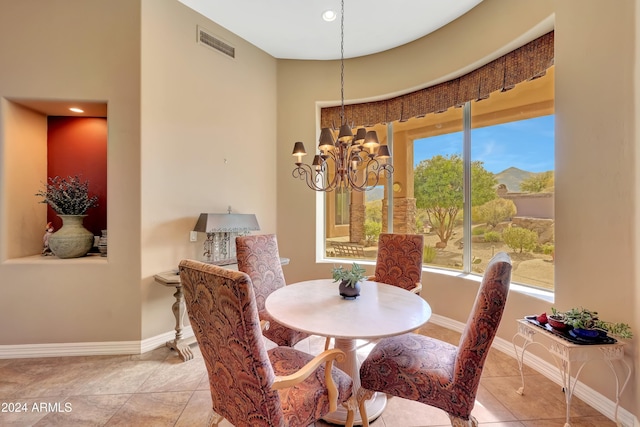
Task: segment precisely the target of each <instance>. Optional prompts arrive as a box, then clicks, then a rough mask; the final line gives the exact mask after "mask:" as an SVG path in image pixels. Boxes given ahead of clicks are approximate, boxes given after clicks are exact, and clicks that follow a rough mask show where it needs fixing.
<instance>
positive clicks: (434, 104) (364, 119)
mask: <svg viewBox="0 0 640 427" xmlns="http://www.w3.org/2000/svg"><path fill="white" fill-rule="evenodd" d="M553 40H554V32H553V31H551V32H549V33H547V34H545V35H543V36H541V37H538V38H537V39H535V40H533V41H531V42H529V43H527V44H526V45H524V46H521V47H519V48H517V49H515V50H513V51H511V52H509V53H507V54H506V55H503V56H501V57H500V58H497V59H495V60H493V61H491V62H489V63H488V64H486V65H484V66H482V67H480V68H478V69H476V70H474V71H471V72H469V73H467V74H465V75H463V76H460V77H457V78H455V79H453V80H449V81H447V82H443V83H439V84H437V85H434V86H431V87H427V88H424V89H420V90H417V91H415V92H411V93H407V94H405V95H400V96H396V97H394V98H390V99H386V100H382V101H374V102H364V103H359V104H351V105H345V116H346V118H347V122H348V123H349V124H350V125H352V126H354V127H355V126H373V125H375V124H378V123H388V122H392V121H395V120H400V121H406V120H407V119H409V118H411V117H423V116H425V115H427V114H429V113H439V112H443V111H446V110H447V109H449V108H451V107H460V106H462V105H463V104H464V103H465V102H468V101H472V100H480V99H485V98H488V97H489V94H490V93H491V92H494V91H496V90H502V91H506V90H509V89H512V88H513V87H514V86H515V85H516V84H518V83H521V82H523V81H526V80H532V79H535V78H538V77H541V76H543V75H544V74H545V73H546V70H547V68H549V67H550V66H552V65H553V58H554V44H553ZM320 123H321V127H323V128H324V127H334V126H335V127H338V126H339V125H340V124H341V121H340V106H335V107H325V108H322V110H321V116H320Z"/></svg>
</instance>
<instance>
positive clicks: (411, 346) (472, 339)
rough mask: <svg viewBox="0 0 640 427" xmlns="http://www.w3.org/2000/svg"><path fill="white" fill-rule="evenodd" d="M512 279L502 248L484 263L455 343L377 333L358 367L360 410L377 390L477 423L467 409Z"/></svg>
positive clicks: (458, 421) (455, 420)
mask: <svg viewBox="0 0 640 427" xmlns="http://www.w3.org/2000/svg"><path fill="white" fill-rule="evenodd" d="M510 281H511V260H510V258H509V256H508V255H507V254H505V253H504V252H500V253H498V254H496V255H495V256H494V257H493V259H492V260H491V261H490V262H489V265H488V266H487V269H486V271H485V273H484V277H483V279H482V283H481V285H480V289H479V290H478V294H477V296H476V300H475V303H474V305H473V308H472V310H471V313H470V315H469V318H468V320H467V324H466V326H465V328H464V331H463V332H462V336H461V337H460V342H459V343H458V346H454V345H452V344H449V343H446V342H443V341H439V340H437V339H435V338H430V337H426V336H424V335H418V334H413V333H410V334H405V335H400V336H396V337H389V338H383V339H381V340H380V342H378V344H376V346H375V347H374V348H373V350H372V351H371V353H370V354H369V356H368V357H367V359H366V360H365V361H364V362H363V364H362V366H361V367H360V381H361V384H362V387H363V388H365V389H367V391H366V392H365V393H363V396H362V398H360V397H359V401H360V410H361V411H363V410H364V405H363V404H362V403H363V402H364V399H366V398H368V397H370V396H371V394H372V393H373V391H381V392H384V393H387V394H391V395H393V396H398V397H402V398H405V399H410V400H415V401H418V402H422V403H424V404H427V405H430V406H434V407H437V408H440V409H442V410H444V411H445V412H447V414H449V418H450V419H451V425H453V426H477V425H478V422H477V420H476V419H475V417H473V416H472V415H471V410H472V409H473V406H474V404H475V397H476V393H477V391H478V385H479V383H480V375H481V374H482V369H483V367H484V362H485V359H486V357H487V353H488V352H489V349H490V347H491V343H492V342H493V339H494V337H495V334H496V331H497V329H498V325H499V324H500V319H501V318H502V313H503V311H504V306H505V303H506V301H507V294H508V292H509V284H510ZM361 391H362V389H361ZM363 419H366V417H365V416H363ZM367 425H368V423H365V427H366V426H367Z"/></svg>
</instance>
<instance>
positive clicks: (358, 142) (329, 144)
mask: <svg viewBox="0 0 640 427" xmlns="http://www.w3.org/2000/svg"><path fill="white" fill-rule="evenodd" d="M340 6H341V11H340V122H341V123H340V129H339V132H338V138H337V140H336V139H335V135H334V134H333V132H334V131H335V130H336V129H335V124H334V129H333V130H332V129H331V128H330V127H325V128H322V129H321V131H320V138H319V145H318V148H319V154H316V155H315V156H314V158H313V162H312V163H311V165H309V164H306V163H303V162H302V157H303V156H305V155H307V152H306V150H305V148H304V144H303V143H302V142H300V141H298V142H296V143H295V144H294V146H293V153H292V154H293V156H294V157H296V161H295V165H296V167H295V168H294V169H293V171H292V172H291V174H292V176H293V177H294V178H297V179H300V180H303V181H305V182H306V184H307V186H308V187H309V188H310V189H312V190H314V191H326V192H329V191H334V190H336V189H346V190H348V191H369V190H373V189H374V188H376V186H378V183H379V182H380V179H381V178H383V177H387V179H388V178H390V177H391V175H392V174H393V165H392V164H391V153H390V152H389V148H388V146H387V145H386V144H383V145H380V143H379V142H378V136H377V134H376V131H375V130H372V131H367V130H366V129H365V128H364V127H362V128H360V129H358V131H357V133H356V137H357V138H354V135H353V132H352V130H351V128H350V126H349V125H347V117H346V114H345V108H344V0H341V1H340Z"/></svg>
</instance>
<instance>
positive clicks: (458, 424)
mask: <svg viewBox="0 0 640 427" xmlns="http://www.w3.org/2000/svg"><path fill="white" fill-rule="evenodd" d="M448 415H449V419H450V420H451V426H452V427H478V420H476V417H474V416H473V415H469V419H468V420H465V419H463V418H460V417H456V416H454V415H451V414H448Z"/></svg>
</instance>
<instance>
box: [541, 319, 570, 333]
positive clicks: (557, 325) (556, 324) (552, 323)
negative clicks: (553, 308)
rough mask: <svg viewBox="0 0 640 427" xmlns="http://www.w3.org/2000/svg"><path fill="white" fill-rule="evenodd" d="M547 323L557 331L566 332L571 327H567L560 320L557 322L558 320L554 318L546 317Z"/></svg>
mask: <svg viewBox="0 0 640 427" xmlns="http://www.w3.org/2000/svg"><path fill="white" fill-rule="evenodd" d="M547 322H549V325H550V326H551V327H552V328H553V329H556V330H558V331H568V330H569V329H572V326H571V325H567V324H566V323H564V322H563V321H562V320H559V318H555V317H553V316H547Z"/></svg>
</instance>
